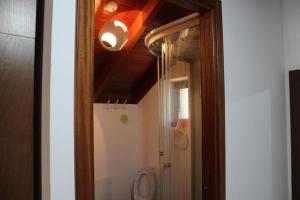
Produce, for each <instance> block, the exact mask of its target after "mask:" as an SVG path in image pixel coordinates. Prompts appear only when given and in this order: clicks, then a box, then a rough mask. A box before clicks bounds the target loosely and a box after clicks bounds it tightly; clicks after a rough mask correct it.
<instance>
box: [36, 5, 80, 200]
mask: <svg viewBox="0 0 300 200" xmlns="http://www.w3.org/2000/svg"><path fill="white" fill-rule="evenodd" d="M75 11H76V0H64V1H61V0H52V1H51V0H49V1H46V2H45V23H44V26H45V35H44V37H45V38H44V58H43V91H42V92H43V94H42V95H43V96H42V97H43V100H42V145H43V146H42V155H43V160H42V166H43V169H42V173H43V177H42V179H43V184H42V188H43V189H44V190H43V200H49V199H51V200H59V199H64V200H74V199H75V186H74V58H75V57H74V49H75ZM44 156H45V157H44ZM49 162H50V163H49ZM49 164H50V166H49ZM50 193H51V195H50Z"/></svg>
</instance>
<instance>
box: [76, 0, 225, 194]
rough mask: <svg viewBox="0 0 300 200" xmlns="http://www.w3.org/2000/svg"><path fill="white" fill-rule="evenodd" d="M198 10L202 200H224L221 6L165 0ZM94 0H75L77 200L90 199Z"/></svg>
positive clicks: (200, 1)
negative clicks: (199, 31) (199, 13)
mask: <svg viewBox="0 0 300 200" xmlns="http://www.w3.org/2000/svg"><path fill="white" fill-rule="evenodd" d="M167 1H172V2H174V3H177V4H178V5H181V6H184V7H186V8H188V9H191V8H192V9H193V11H195V9H199V10H201V11H202V12H203V10H206V13H205V14H202V15H201V18H200V26H201V28H200V30H201V33H200V38H201V39H200V40H201V54H200V58H201V61H202V62H201V75H199V76H200V77H201V83H202V86H201V88H202V91H201V95H202V106H201V107H202V122H201V123H202V132H203V140H204V141H205V142H203V149H202V151H203V183H204V184H203V188H202V189H203V200H225V100H224V64H223V33H222V8H221V7H222V6H221V2H220V1H219V0H216V1H211V0H198V1H190V0H189V1H183V0H167ZM94 10H95V9H94V0H88V1H87V0H77V20H76V22H77V30H76V52H75V53H76V67H75V189H76V200H94V198H95V197H94V143H93V103H94V98H93V93H94V89H93V88H94V82H93V78H94V77H93V71H94V70H93V54H94Z"/></svg>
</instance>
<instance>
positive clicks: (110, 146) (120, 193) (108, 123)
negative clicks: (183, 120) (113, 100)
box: [94, 104, 142, 200]
mask: <svg viewBox="0 0 300 200" xmlns="http://www.w3.org/2000/svg"><path fill="white" fill-rule="evenodd" d="M122 114H127V115H128V118H129V120H128V123H127V124H123V123H121V122H120V116H121V115H122ZM141 117H142V116H141V110H140V107H139V106H138V105H126V106H125V108H123V106H122V105H121V106H120V105H119V108H118V109H115V105H110V107H109V109H108V107H107V105H106V104H94V159H95V165H94V166H95V180H96V196H97V195H98V193H99V192H100V193H101V192H102V193H103V192H105V193H107V195H108V196H106V197H103V196H102V198H100V199H113V200H118V199H124V200H125V199H128V200H129V199H130V192H131V186H132V183H133V180H134V177H135V175H136V174H137V172H138V170H139V169H140V168H141V166H142V147H141V141H142V119H141ZM106 189H109V190H110V191H108V192H107V191H105V190H106ZM109 193H111V194H109ZM100 195H101V194H100Z"/></svg>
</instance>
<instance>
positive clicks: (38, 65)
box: [34, 0, 45, 200]
mask: <svg viewBox="0 0 300 200" xmlns="http://www.w3.org/2000/svg"><path fill="white" fill-rule="evenodd" d="M44 6H45V4H44V0H38V1H37V12H36V33H35V35H36V39H35V60H34V199H35V200H40V199H42V157H41V156H42V155H41V154H42V146H41V144H42V139H41V137H42V135H41V132H42V127H41V125H42V121H41V120H42V71H43V39H44V37H43V36H44Z"/></svg>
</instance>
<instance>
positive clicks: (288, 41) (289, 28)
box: [282, 0, 300, 199]
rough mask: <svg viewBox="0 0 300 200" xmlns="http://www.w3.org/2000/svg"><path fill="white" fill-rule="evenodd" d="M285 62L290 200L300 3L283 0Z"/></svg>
mask: <svg viewBox="0 0 300 200" xmlns="http://www.w3.org/2000/svg"><path fill="white" fill-rule="evenodd" d="M282 6H283V33H284V60H285V62H284V63H285V78H286V106H287V107H286V109H287V133H288V134H287V142H288V143H287V144H288V145H287V151H288V154H287V155H288V169H289V188H290V189H289V197H290V198H289V199H291V192H292V189H291V188H292V186H291V181H292V180H291V138H290V134H291V129H290V128H291V126H290V101H289V74H288V73H289V71H290V70H296V69H300V12H299V10H300V1H298V0H283V1H282Z"/></svg>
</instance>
